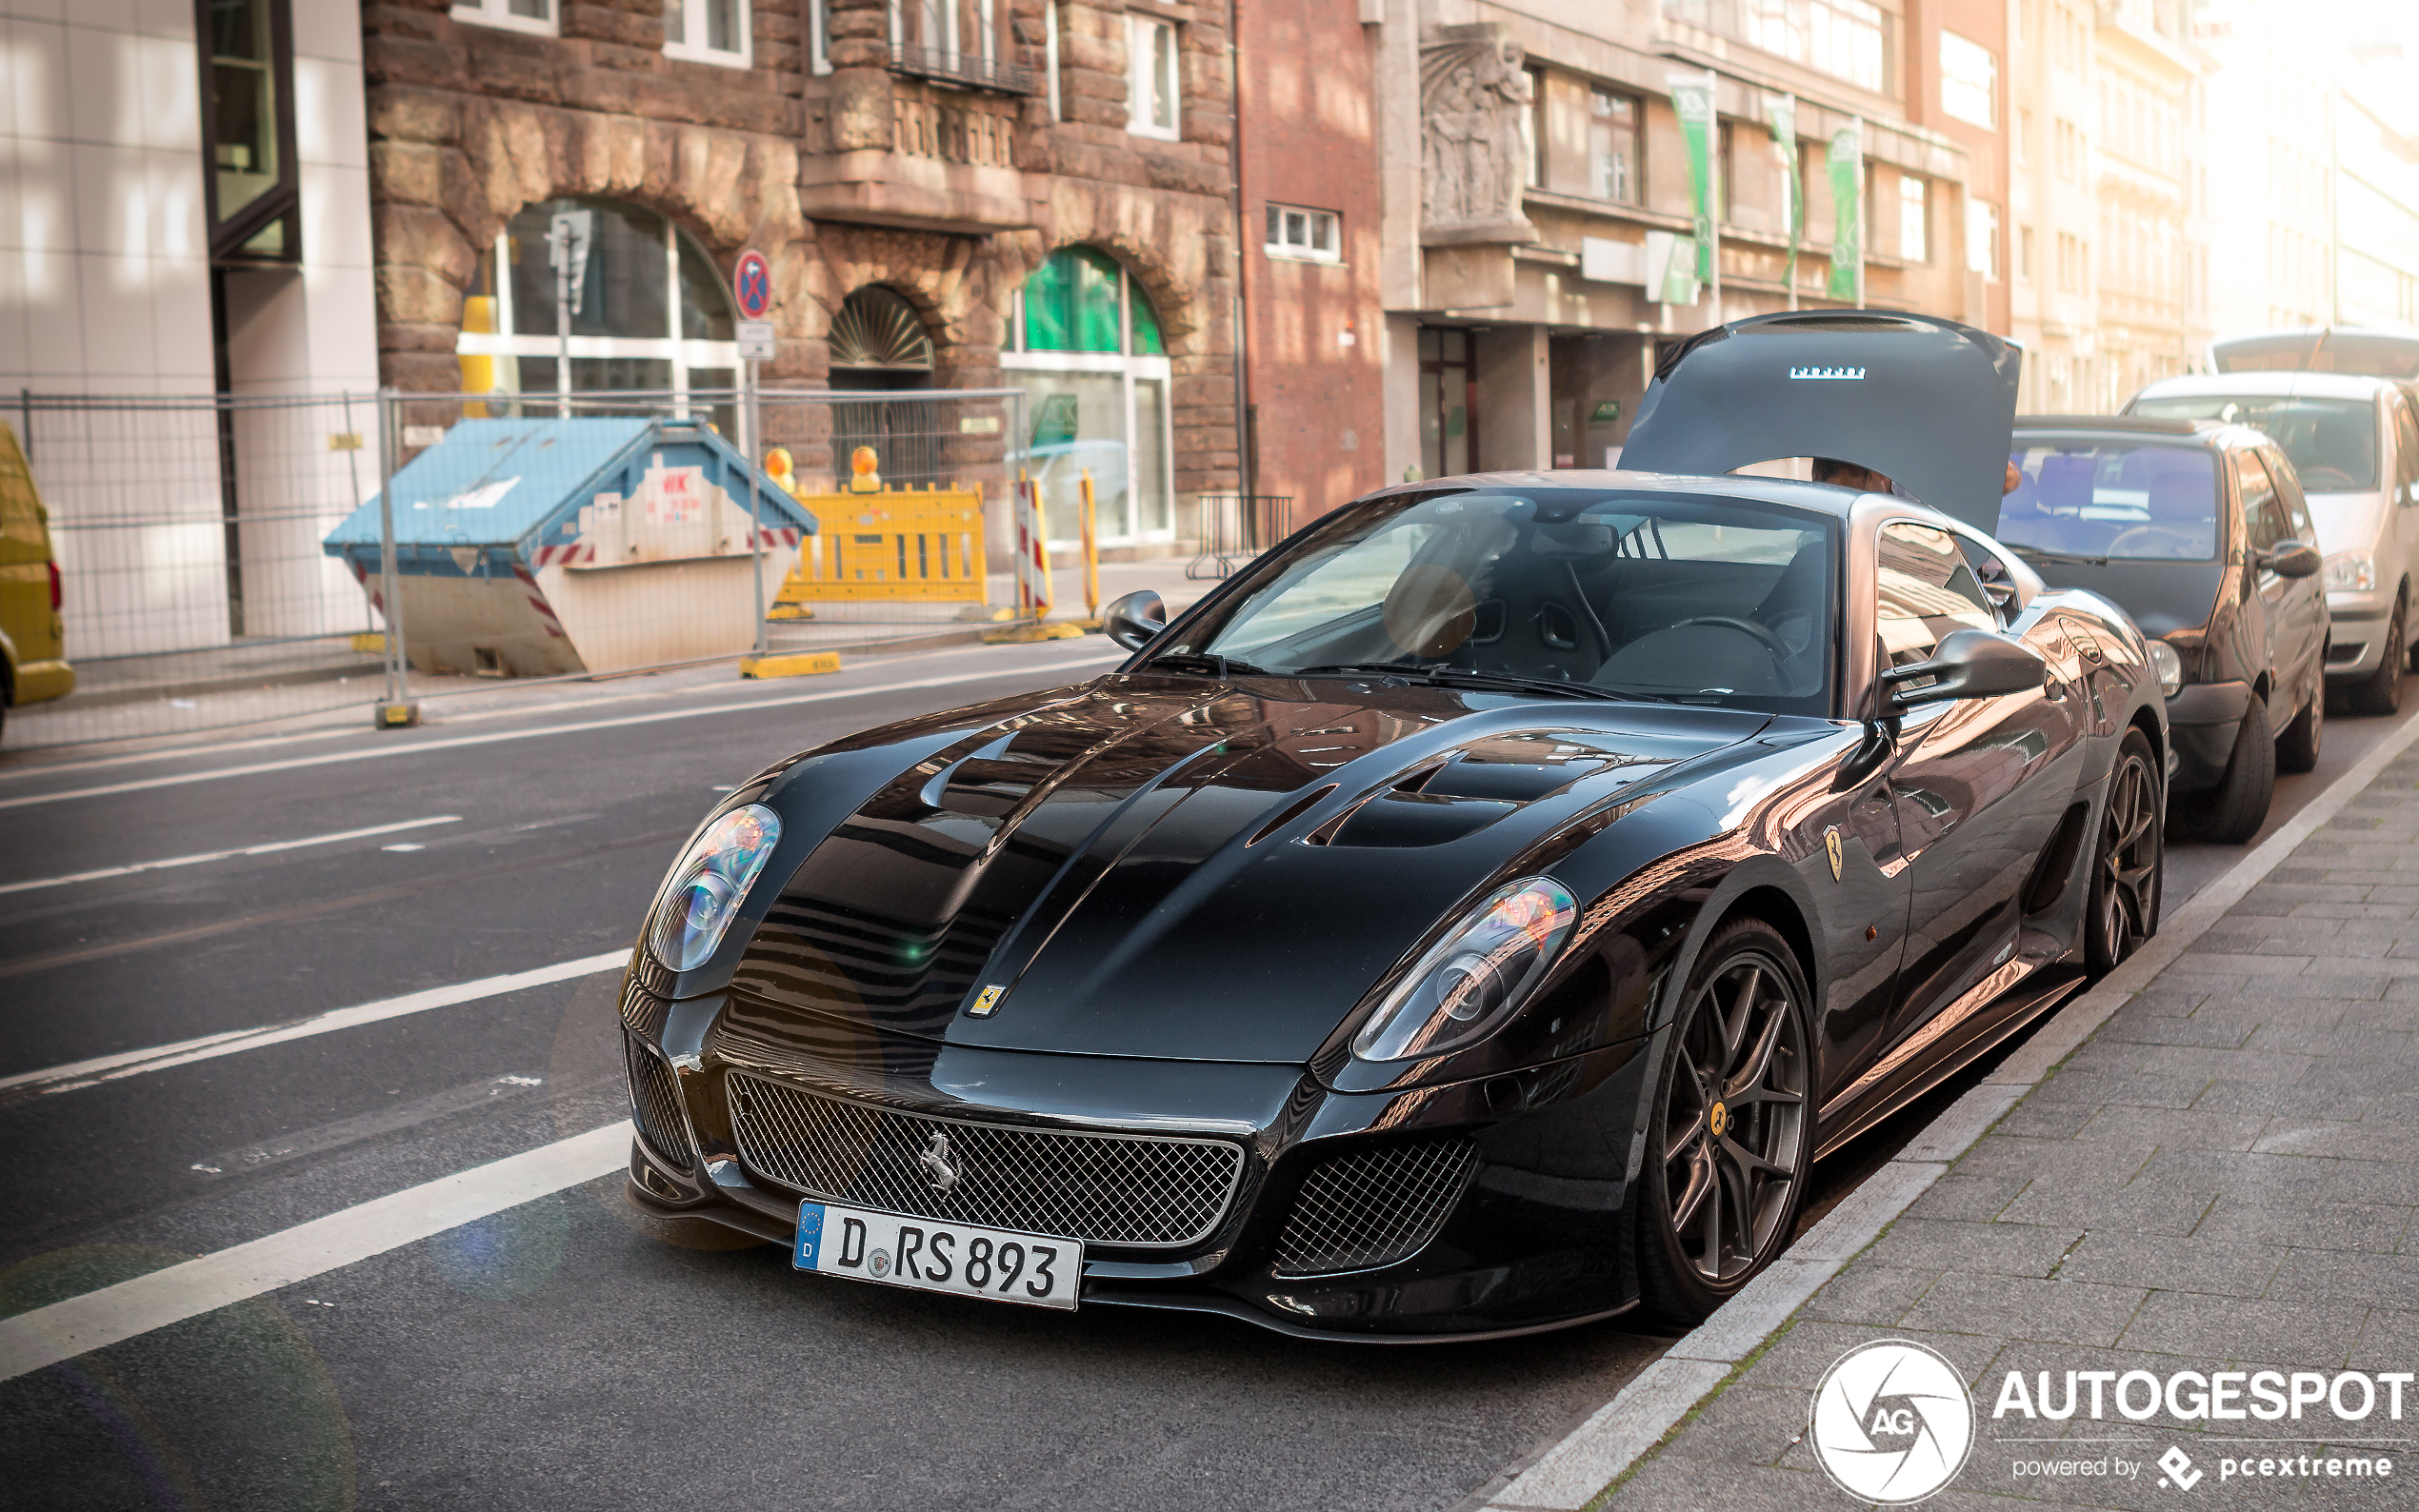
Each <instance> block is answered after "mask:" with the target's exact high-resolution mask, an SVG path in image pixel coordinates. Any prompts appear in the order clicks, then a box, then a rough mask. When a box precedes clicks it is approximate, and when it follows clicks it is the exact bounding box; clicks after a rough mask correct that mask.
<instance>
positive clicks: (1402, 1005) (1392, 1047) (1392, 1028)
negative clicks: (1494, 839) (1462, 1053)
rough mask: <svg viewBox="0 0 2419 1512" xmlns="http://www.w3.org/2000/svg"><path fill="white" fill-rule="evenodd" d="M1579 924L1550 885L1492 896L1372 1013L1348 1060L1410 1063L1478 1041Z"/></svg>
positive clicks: (1529, 883) (1569, 903) (1528, 885)
mask: <svg viewBox="0 0 2419 1512" xmlns="http://www.w3.org/2000/svg"><path fill="white" fill-rule="evenodd" d="M1578 918H1579V905H1578V904H1577V902H1576V901H1574V900H1573V899H1572V898H1571V896H1570V889H1569V888H1568V887H1565V886H1564V885H1562V884H1561V883H1558V882H1556V881H1554V880H1553V879H1552V878H1551V877H1529V878H1527V879H1525V880H1523V881H1520V882H1515V883H1511V884H1509V885H1505V886H1503V887H1499V888H1497V889H1496V890H1495V892H1494V893H1493V895H1492V896H1490V897H1489V898H1488V900H1487V901H1486V902H1485V903H1482V904H1480V905H1478V907H1477V908H1476V909H1475V910H1474V911H1472V912H1471V914H1470V916H1469V918H1468V919H1467V920H1465V921H1463V923H1462V925H1461V927H1460V928H1458V929H1455V930H1454V931H1453V932H1452V933H1451V934H1449V935H1447V936H1446V937H1445V939H1444V940H1443V941H1442V942H1440V943H1439V944H1438V945H1437V946H1436V948H1435V949H1433V950H1430V951H1429V953H1428V954H1426V955H1424V956H1422V957H1420V961H1419V965H1415V966H1413V967H1412V968H1411V969H1410V973H1409V975H1408V976H1406V977H1404V979H1403V982H1402V985H1400V986H1397V987H1396V988H1395V989H1394V990H1393V991H1392V992H1390V993H1389V994H1388V995H1387V998H1386V1001H1385V1002H1384V1003H1381V1004H1379V1005H1378V1008H1377V1012H1376V1013H1374V1014H1372V1015H1370V1017H1369V1023H1368V1024H1367V1025H1364V1026H1363V1027H1362V1029H1361V1032H1360V1034H1359V1035H1358V1036H1356V1037H1355V1038H1354V1039H1353V1041H1352V1053H1353V1054H1355V1055H1357V1056H1359V1057H1360V1058H1361V1059H1362V1060H1364V1061H1408V1060H1410V1059H1412V1058H1414V1057H1417V1056H1423V1055H1438V1054H1442V1053H1443V1052H1445V1051H1447V1050H1450V1049H1454V1048H1456V1047H1458V1046H1461V1045H1464V1044H1469V1043H1470V1042H1471V1041H1472V1040H1476V1039H1479V1038H1481V1037H1483V1036H1484V1035H1486V1034H1488V1033H1489V1032H1490V1031H1491V1030H1493V1029H1494V1027H1495V1026H1496V1025H1499V1024H1501V1023H1502V1022H1503V1021H1504V1018H1505V1016H1506V1015H1507V1014H1509V1012H1510V1010H1511V1008H1512V1005H1514V1004H1516V1003H1518V1002H1519V1001H1520V1000H1521V998H1522V997H1523V996H1524V995H1525V994H1526V993H1527V992H1528V991H1529V988H1530V987H1533V986H1535V985H1537V979H1538V978H1540V977H1542V976H1544V975H1545V974H1546V967H1547V966H1548V965H1549V964H1550V963H1551V962H1552V961H1553V958H1554V952H1555V951H1556V950H1558V949H1560V948H1561V947H1562V943H1563V941H1564V940H1566V939H1567V938H1569V934H1570V926H1571V925H1573V924H1575V923H1576V922H1577V921H1578Z"/></svg>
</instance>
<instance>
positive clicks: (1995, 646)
mask: <svg viewBox="0 0 2419 1512" xmlns="http://www.w3.org/2000/svg"><path fill="white" fill-rule="evenodd" d="M2304 549H2308V548H2307V547H2305V548H2304ZM2048 677H2049V664H2048V663H2047V662H2044V661H2043V660H2042V659H2041V656H2040V654H2039V653H2038V652H2036V651H2034V650H2033V649H2032V647H2029V646H2025V645H2023V644H2021V643H2019V642H2016V641H2011V640H2009V639H2008V638H2007V637H2006V636H2004V635H1993V634H1991V633H1990V632H1989V631H1988V630H1953V631H1951V632H1950V633H1949V635H1948V636H1947V637H1945V638H1944V639H1943V640H1942V641H1941V643H1940V645H1939V647H1937V648H1935V649H1934V650H1933V652H1932V657H1931V660H1930V661H1929V662H1917V663H1915V664H1914V665H1913V666H1893V667H1891V668H1890V669H1889V671H1887V672H1884V673H1883V674H1882V708H1883V710H1884V712H1885V713H1886V714H1899V713H1904V712H1905V711H1906V710H1908V709H1910V708H1913V707H1915V706H1917V705H1920V704H1929V703H1931V702H1932V701H1934V700H1935V699H1943V698H1998V697H2000V696H2002V695H2004V694H2008V693H2021V692H2023V691H2025V690H2026V689H2027V688H2034V687H2039V686H2042V684H2043V683H2044V682H2045V681H2046V680H2047V679H2048ZM1926 679H1929V683H1927V684H1926V686H1921V687H1910V686H1908V685H1909V684H1911V683H1924V682H1925V680H1926Z"/></svg>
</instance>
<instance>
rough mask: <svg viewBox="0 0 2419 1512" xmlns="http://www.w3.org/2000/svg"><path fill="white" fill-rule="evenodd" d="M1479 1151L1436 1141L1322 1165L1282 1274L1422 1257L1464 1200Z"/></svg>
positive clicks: (1283, 1248)
mask: <svg viewBox="0 0 2419 1512" xmlns="http://www.w3.org/2000/svg"><path fill="white" fill-rule="evenodd" d="M1476 1164H1478V1146H1477V1145H1476V1144H1472V1143H1471V1142H1470V1141H1469V1140H1466V1139H1449V1140H1428V1141H1424V1142H1422V1143H1420V1144H1388V1145H1384V1146H1381V1147H1379V1148H1376V1149H1366V1150H1355V1151H1353V1152H1352V1153H1351V1154H1349V1155H1338V1156H1335V1157H1333V1158H1331V1159H1329V1160H1326V1161H1322V1162H1321V1163H1320V1164H1317V1165H1316V1166H1314V1167H1312V1168H1311V1171H1310V1174H1309V1176H1308V1177H1306V1178H1305V1179H1304V1180H1303V1183H1302V1190H1301V1192H1300V1193H1299V1194H1298V1195H1296V1196H1295V1198H1294V1199H1293V1212H1292V1214H1291V1216H1289V1217H1288V1218H1287V1219H1286V1221H1285V1229H1284V1231H1283V1232H1282V1233H1280V1234H1278V1235H1277V1263H1276V1268H1277V1271H1278V1273H1279V1274H1280V1275H1288V1276H1315V1275H1322V1274H1326V1273H1329V1272H1333V1271H1340V1270H1371V1269H1374V1268H1376V1267H1377V1266H1380V1265H1390V1264H1392V1263H1394V1262H1396V1261H1398V1260H1402V1259H1404V1258H1405V1257H1407V1256H1409V1255H1414V1254H1417V1253H1418V1252H1419V1250H1420V1249H1421V1247H1422V1246H1424V1245H1425V1244H1427V1243H1428V1242H1429V1240H1431V1239H1434V1238H1435V1237H1436V1230H1437V1229H1439V1228H1440V1227H1442V1226H1444V1223H1445V1215H1446V1214H1447V1213H1449V1212H1451V1211H1452V1208H1453V1204H1454V1202H1455V1201H1457V1200H1458V1199H1459V1198H1460V1197H1461V1195H1462V1186H1463V1184H1465V1183H1467V1182H1468V1181H1469V1173H1470V1168H1471V1167H1472V1166H1474V1165H1476Z"/></svg>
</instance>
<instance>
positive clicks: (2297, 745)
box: [2276, 677, 2327, 772]
mask: <svg viewBox="0 0 2419 1512" xmlns="http://www.w3.org/2000/svg"><path fill="white" fill-rule="evenodd" d="M2319 681H2320V686H2318V687H2316V688H2313V689H2312V690H2311V691H2310V695H2309V703H2307V704H2305V705H2303V706H2302V711H2301V712H2300V713H2299V714H2296V715H2294V716H2293V722H2292V723H2291V724H2289V725H2288V726H2285V733H2283V734H2282V735H2279V736H2277V737H2276V769H2277V770H2278V771H2280V772H2306V771H2313V770H2315V769H2316V768H2317V766H2318V746H2319V742H2320V741H2321V739H2322V738H2324V736H2325V735H2326V733H2327V688H2326V686H2325V683H2326V680H2325V678H2323V677H2322V678H2321V679H2320V680H2319Z"/></svg>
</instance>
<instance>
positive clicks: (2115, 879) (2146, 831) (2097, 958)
mask: <svg viewBox="0 0 2419 1512" xmlns="http://www.w3.org/2000/svg"><path fill="white" fill-rule="evenodd" d="M2157 770H2158V767H2157V764H2156V763H2155V761H2154V760H2153V759H2152V757H2151V753H2150V743H2149V740H2148V739H2147V738H2145V737H2144V735H2143V734H2142V732H2141V731H2140V730H2138V729H2135V730H2128V731H2126V735H2125V741H2124V744H2122V745H2120V746H2118V747H2117V760H2116V766H2115V768H2114V769H2113V770H2111V771H2110V772H2109V797H2108V802H2107V803H2105V804H2103V805H2102V806H2101V808H2100V836H2099V841H2098V843H2097V844H2096V845H2094V846H2092V847H2091V916H2090V918H2089V921H2088V923H2087V925H2086V927H2085V931H2084V959H2085V964H2086V965H2088V966H2089V967H2090V970H2091V973H2092V975H2094V976H2098V975H2100V974H2101V973H2103V972H2107V971H2110V970H2113V969H2114V968H2115V967H2116V966H2117V965H2118V964H2119V963H2121V962H2122V961H2124V960H2125V958H2126V957H2128V956H2129V955H2131V954H2132V953H2133V951H2134V947H2135V946H2137V945H2140V944H2141V943H2142V942H2143V941H2145V940H2147V939H2149V937H2150V936H2152V935H2154V934H2156V933H2158V929H2159V891H2160V888H2161V885H2162V884H2163V883H2164V882H2165V880H2166V876H2167V846H2166V845H2165V844H2164V841H2165V833H2164V826H2162V825H2161V823H2160V820H2161V814H2160V812H2159V810H2160V803H2159V782H2158V777H2157V775H2156V773H2157Z"/></svg>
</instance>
